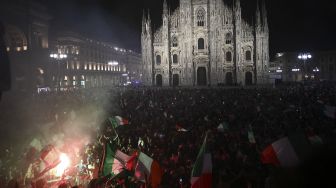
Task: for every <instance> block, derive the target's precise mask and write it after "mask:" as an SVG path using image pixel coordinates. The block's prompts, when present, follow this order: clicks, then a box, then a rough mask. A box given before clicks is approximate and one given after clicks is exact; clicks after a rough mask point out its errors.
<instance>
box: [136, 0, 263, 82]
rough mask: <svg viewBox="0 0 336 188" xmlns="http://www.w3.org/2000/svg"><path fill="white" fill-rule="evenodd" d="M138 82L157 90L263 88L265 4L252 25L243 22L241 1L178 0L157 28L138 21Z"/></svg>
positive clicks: (165, 3) (258, 10)
mask: <svg viewBox="0 0 336 188" xmlns="http://www.w3.org/2000/svg"><path fill="white" fill-rule="evenodd" d="M141 44H142V75H143V77H142V81H143V82H144V84H146V85H156V86H178V85H181V86H196V85H198V86H205V85H217V84H223V83H224V84H226V85H232V84H242V85H252V84H263V83H265V82H267V80H268V78H267V73H268V63H269V30H268V24H267V12H266V6H265V3H262V11H260V8H259V4H258V5H257V9H256V13H255V24H249V23H248V22H247V21H245V20H244V19H243V18H242V11H241V5H240V0H234V5H233V6H232V7H230V6H229V5H226V4H225V2H223V0H180V2H179V7H178V8H177V9H176V10H175V11H173V12H170V10H169V8H168V5H167V2H166V1H164V3H163V14H162V25H161V26H160V27H159V28H158V29H157V30H156V31H155V32H153V31H152V26H151V19H150V16H149V13H148V16H147V18H145V13H144V16H143V22H142V35H141Z"/></svg>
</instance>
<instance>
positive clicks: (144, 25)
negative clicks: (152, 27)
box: [142, 9, 147, 34]
mask: <svg viewBox="0 0 336 188" xmlns="http://www.w3.org/2000/svg"><path fill="white" fill-rule="evenodd" d="M146 21H147V20H146V16H145V9H144V10H143V11H142V33H143V34H144V33H145V32H146Z"/></svg>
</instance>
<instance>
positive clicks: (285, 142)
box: [261, 134, 311, 167]
mask: <svg viewBox="0 0 336 188" xmlns="http://www.w3.org/2000/svg"><path fill="white" fill-rule="evenodd" d="M310 152H311V145H310V143H309V142H308V140H307V139H306V137H305V136H304V135H301V134H294V135H290V136H288V137H284V138H281V139H279V140H277V141H275V142H274V143H272V144H271V145H269V146H268V147H266V148H265V149H264V150H263V152H262V153H261V162H262V163H263V164H272V165H275V166H281V167H294V166H297V165H299V164H300V163H301V162H302V161H304V160H305V159H306V158H307V157H308V156H309V155H310Z"/></svg>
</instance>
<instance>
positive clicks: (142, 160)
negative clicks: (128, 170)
mask: <svg viewBox="0 0 336 188" xmlns="http://www.w3.org/2000/svg"><path fill="white" fill-rule="evenodd" d="M162 175H163V172H162V170H161V167H160V165H159V163H158V162H156V161H155V160H153V159H152V158H150V157H149V156H148V155H146V154H144V153H142V152H141V153H140V155H139V157H138V163H137V165H136V167H135V172H134V176H135V177H136V178H137V179H138V180H140V181H143V182H146V180H148V182H149V183H150V184H151V187H153V188H157V187H158V186H159V185H160V183H161V178H162Z"/></svg>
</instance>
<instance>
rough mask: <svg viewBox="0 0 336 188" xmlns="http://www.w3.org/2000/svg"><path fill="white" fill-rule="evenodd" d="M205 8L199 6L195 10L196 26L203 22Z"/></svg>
mask: <svg viewBox="0 0 336 188" xmlns="http://www.w3.org/2000/svg"><path fill="white" fill-rule="evenodd" d="M204 23H205V10H204V9H203V8H200V9H198V10H197V26H200V27H203V26H204V25H205V24H204Z"/></svg>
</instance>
